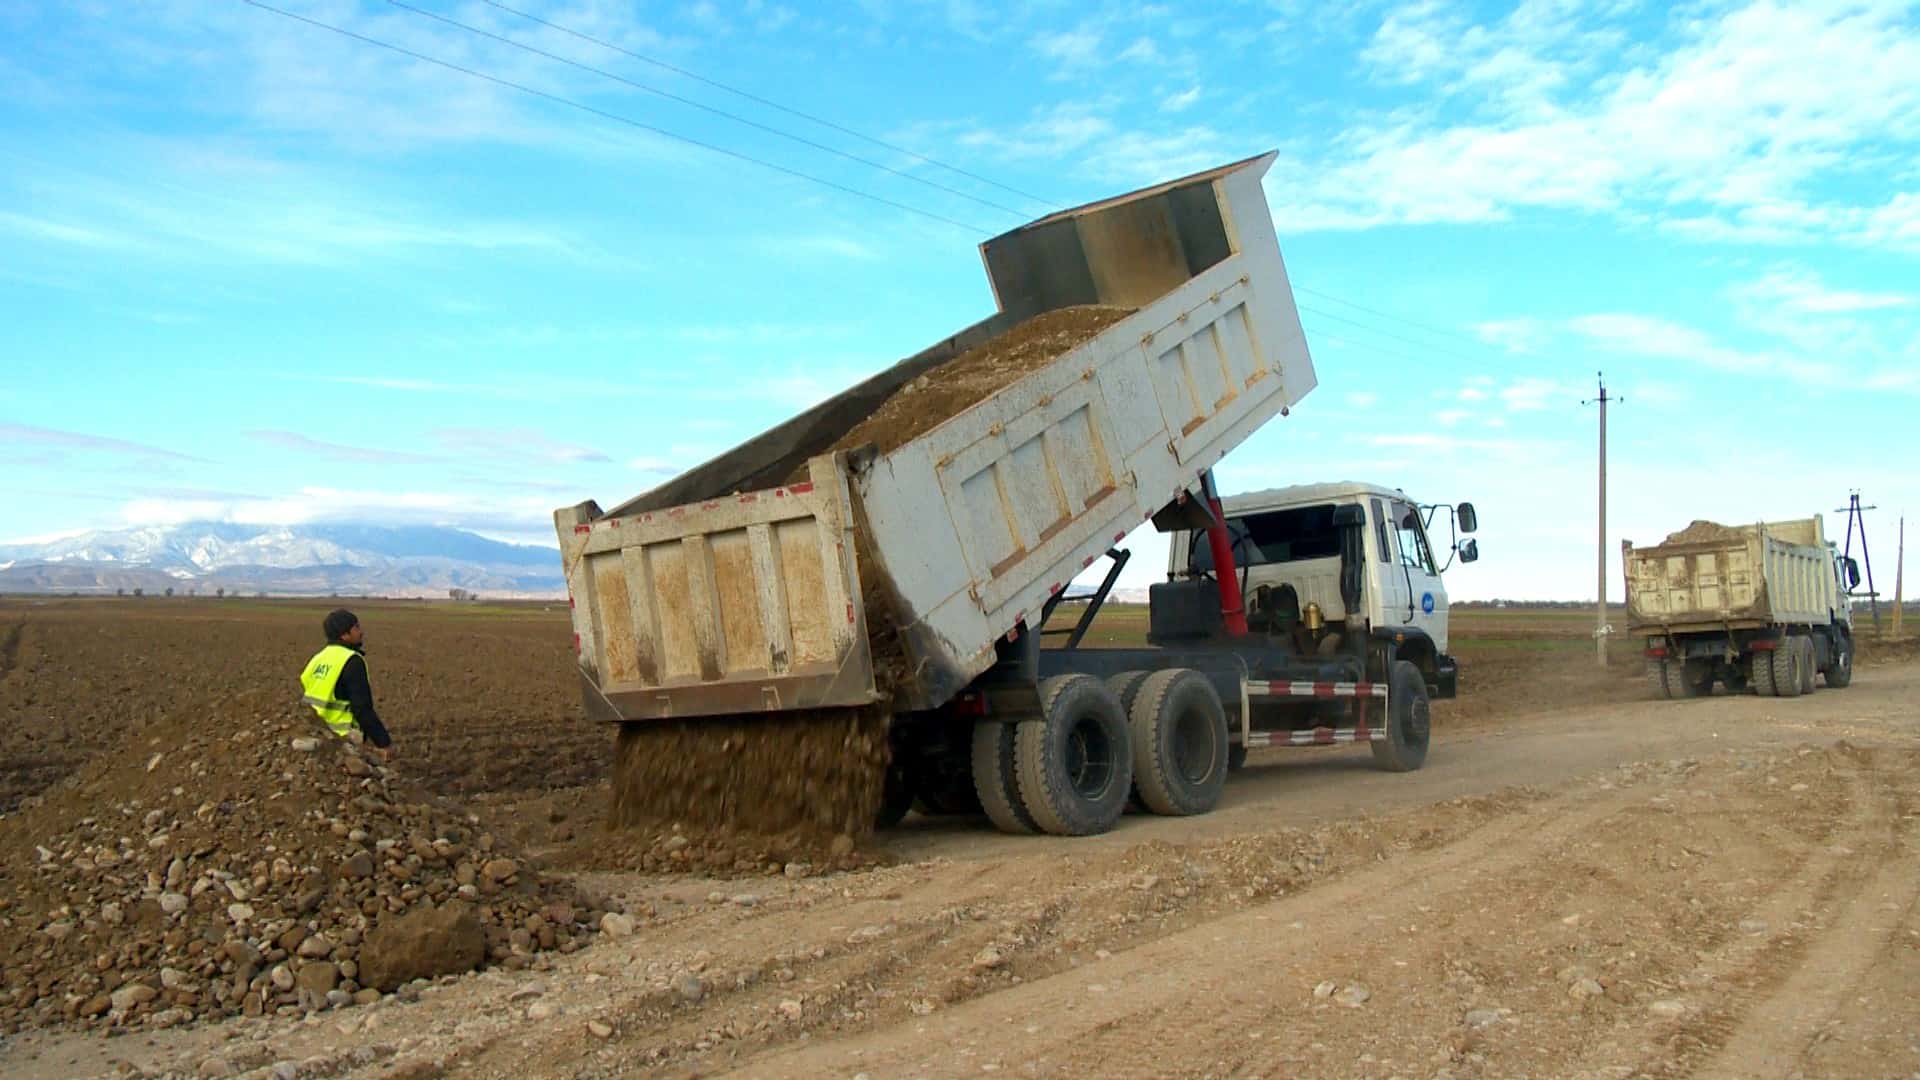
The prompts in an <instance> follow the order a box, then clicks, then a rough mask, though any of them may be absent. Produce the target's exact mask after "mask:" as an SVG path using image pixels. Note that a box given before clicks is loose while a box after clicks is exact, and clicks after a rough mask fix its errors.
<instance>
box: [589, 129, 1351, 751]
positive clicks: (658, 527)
mask: <svg viewBox="0 0 1920 1080" xmlns="http://www.w3.org/2000/svg"><path fill="white" fill-rule="evenodd" d="M1272 160H1273V155H1271V154H1269V155H1265V156H1263V157H1259V158H1252V159H1248V160H1246V161H1241V162H1236V163H1234V164H1232V165H1228V166H1224V167H1222V168H1219V169H1214V170H1211V171H1209V172H1205V173H1199V174H1196V175H1194V176H1190V177H1185V178H1183V179H1181V180H1176V181H1172V182H1170V183H1168V184H1163V185H1160V186H1159V187H1155V188H1149V189H1146V190H1144V191H1138V192H1134V193H1132V194H1130V195H1125V196H1121V197H1119V198H1116V199H1110V200H1107V201H1105V202H1101V203H1095V204H1092V205H1089V206H1084V207H1080V208H1078V209H1075V210H1070V211H1063V212H1062V213H1060V214H1055V215H1052V216H1049V217H1046V218H1042V219H1040V220H1038V221H1035V222H1033V223H1031V224H1029V225H1026V226H1022V227H1021V228H1019V229H1015V230H1013V231H1011V232H1009V233H1006V234H1003V235H1001V236H998V237H995V238H994V239H992V240H989V241H987V242H986V243H985V244H984V245H982V248H981V256H982V259H983V261H984V262H985V264H986V269H987V276H988V278H989V280H990V281H991V282H992V285H993V289H994V297H995V301H996V305H997V307H998V309H999V310H998V311H997V312H995V313H994V314H993V315H991V316H989V317H988V318H986V319H984V320H982V321H981V322H979V323H976V324H975V325H973V326H971V327H968V328H967V329H965V330H962V331H960V332H959V333H957V334H955V335H953V336H951V337H949V338H947V339H945V340H943V341H940V342H938V343H937V344H935V345H933V346H931V347H930V348H928V349H926V350H925V351H923V352H921V353H919V354H918V355H915V356H912V357H909V358H907V359H905V360H902V361H901V362H899V363H897V364H895V365H893V366H892V367H890V368H888V369H886V370H884V371H882V372H879V373H878V374H876V375H874V376H873V377H872V378H869V379H868V380H866V381H865V382H863V383H861V384H859V385H858V386H855V387H853V388H851V389H849V390H847V391H845V392H844V393H841V394H838V395H836V396H834V397H833V398H831V399H829V400H827V401H824V402H822V403H820V404H819V405H817V406H815V407H814V408H812V409H809V410H808V411H807V412H805V413H802V414H801V415H799V416H796V417H794V418H793V419H791V420H789V421H787V422H786V423H783V424H780V425H778V426H776V427H773V428H770V429H768V430H767V431H765V432H762V433H761V434H760V435H757V436H755V437H754V438H753V439H751V440H749V441H747V442H745V443H743V444H741V445H740V446H737V447H735V448H734V449H732V450H730V451H728V452H726V453H724V454H722V455H720V456H719V457H717V458H714V459H713V460H712V461H709V462H707V463H705V464H703V465H701V466H699V467H698V468H695V469H692V470H690V471H689V472H687V473H685V474H683V475H681V476H679V477H676V478H674V479H673V480H670V481H668V482H667V483H665V484H662V485H661V486H660V487H658V488H655V489H654V490H652V491H649V492H646V493H645V494H643V495H641V496H639V497H637V498H634V499H631V500H629V501H627V502H625V503H623V504H621V505H619V506H616V507H614V508H613V509H611V510H607V511H602V510H601V509H600V508H599V507H598V506H597V505H596V504H593V503H583V504H581V505H579V506H575V507H571V508H568V509H565V510H561V511H559V512H558V513H556V514H555V515H554V518H555V524H556V526H557V529H558V532H559V538H560V547H561V559H562V562H563V564H564V566H565V569H566V574H567V585H568V589H569V591H570V593H571V594H572V598H573V602H574V619H573V622H574V631H575V633H576V634H577V635H578V639H579V651H580V668H581V673H582V676H583V678H584V680H585V684H586V685H585V697H586V700H587V705H588V709H589V712H590V713H592V714H593V715H594V716H596V717H598V718H600V719H607V720H620V719H625V720H644V719H652V718H659V717H669V716H703V715H716V714H723V713H739V712H756V711H780V710H791V709H805V708H814V707H827V706H856V705H863V704H868V703H872V702H875V701H878V700H879V699H880V697H881V694H882V692H883V690H882V689H879V688H877V686H876V680H875V677H874V676H875V671H874V669H875V667H876V665H877V664H884V665H885V672H884V676H885V677H883V678H882V679H880V680H879V682H878V687H880V688H884V692H885V693H886V694H887V695H888V696H889V699H890V701H889V703H890V705H891V706H892V707H893V708H894V709H896V710H901V709H906V710H918V709H929V708H933V707H936V706H939V705H941V704H943V703H945V702H946V701H948V700H949V699H951V697H952V696H953V695H954V694H955V693H957V692H958V691H959V690H961V689H962V688H963V687H965V686H966V685H968V683H969V682H970V681H971V680H972V679H974V678H975V677H977V676H978V675H980V674H981V673H982V672H984V671H985V670H987V668H989V667H990V666H992V664H993V663H994V659H995V642H996V641H998V640H1000V639H1002V638H1004V637H1005V636H1006V635H1007V634H1008V633H1009V632H1010V631H1012V630H1014V629H1015V628H1016V627H1017V626H1018V625H1019V624H1020V623H1021V622H1022V621H1024V620H1029V619H1031V618H1034V617H1037V616H1038V614H1039V612H1040V610H1041V608H1042V606H1043V605H1044V604H1045V603H1046V602H1047V599H1048V598H1049V597H1050V596H1052V595H1054V594H1056V593H1058V592H1060V591H1061V590H1063V589H1064V588H1065V587H1066V586H1067V584H1068V583H1069V582H1071V581H1072V580H1073V578H1074V575H1076V574H1078V573H1079V572H1080V571H1081V570H1082V569H1084V568H1085V567H1087V566H1088V565H1090V564H1091V563H1092V562H1093V561H1094V560H1096V559H1097V558H1098V557H1099V556H1100V554H1101V553H1102V552H1104V551H1105V550H1107V548H1108V547H1110V546H1111V545H1112V544H1113V543H1115V542H1116V541H1117V540H1119V539H1120V538H1122V537H1124V536H1125V535H1126V534H1127V533H1128V532H1130V531H1131V530H1133V529H1134V528H1135V527H1137V526H1139V525H1140V524H1141V523H1142V522H1144V521H1146V520H1147V519H1148V518H1149V517H1151V516H1153V515H1154V514H1155V512H1156V511H1158V510H1160V509H1161V508H1162V507H1164V506H1166V505H1167V504H1168V503H1169V501H1171V500H1173V499H1175V498H1176V497H1177V496H1179V495H1180V494H1181V493H1182V492H1183V491H1187V490H1189V489H1191V488H1193V487H1194V486H1195V484H1196V483H1197V481H1198V478H1199V476H1200V474H1201V473H1202V472H1203V471H1204V470H1206V469H1208V468H1210V467H1211V466H1212V465H1213V464H1214V463H1215V462H1217V461H1218V460H1219V459H1220V458H1221V456H1222V455H1224V454H1225V453H1227V452H1228V451H1229V450H1231V449H1232V448H1233V447H1235V446H1238V445H1239V444H1240V443H1241V442H1243V441H1244V440H1245V439H1246V438H1247V437H1248V436H1249V435H1251V434H1252V433H1253V432H1254V431H1256V430H1258V429H1259V428H1260V427H1261V426H1262V425H1264V424H1266V423H1267V422H1268V421H1270V420H1272V419H1274V418H1275V417H1278V416H1281V415H1284V414H1285V413H1286V412H1287V410H1288V409H1289V408H1290V407H1291V406H1292V405H1293V404H1294V403H1296V402H1297V401H1299V400H1300V398H1301V397H1303V396H1305V394H1306V393H1307V392H1308V391H1309V390H1311V389H1312V388H1313V385H1314V372H1313V365H1312V361H1311V358H1310V357H1309V356H1308V354H1307V347H1306V339H1305V336H1304V335H1303V334H1302V333H1301V329H1300V321H1299V315H1298V312H1297V311H1296V309H1295V307H1294V302H1293V291H1292V288H1291V286H1290V285H1289V284H1288V281H1287V274H1286V267H1285V265H1284V264H1283V262H1282V261H1281V257H1280V248H1279V244H1278V242H1277V240H1276V239H1275V236H1274V232H1273V222H1272V217H1271V215H1270V213H1269V211H1268V209H1267V201H1266V195H1265V192H1264V190H1263V189H1262V186H1261V178H1262V176H1263V175H1264V174H1265V172H1266V170H1267V167H1268V166H1269V165H1270V164H1271V162H1272ZM1086 304H1105V305H1112V306H1120V307H1126V308H1130V309H1132V310H1133V314H1131V315H1128V316H1127V317H1125V318H1123V319H1121V320H1120V321H1118V322H1115V323H1113V324H1112V325H1110V326H1108V327H1107V328H1106V329H1104V330H1102V331H1101V332H1100V333H1099V334H1097V335H1096V336H1094V337H1092V338H1090V339H1087V340H1085V341H1083V342H1081V343H1080V344H1078V345H1076V346H1074V347H1073V348H1071V349H1069V350H1068V351H1066V352H1065V353H1063V354H1062V355H1060V356H1058V357H1056V358H1052V359H1051V360H1049V361H1048V362H1047V363H1044V364H1041V365H1039V366H1038V367H1037V368H1035V369H1033V370H1032V371H1030V372H1028V373H1025V374H1022V375H1020V376H1019V377H1018V378H1017V379H1015V381H1013V382H1011V383H1010V384H1008V385H1006V386H1005V387H1003V388H1002V389H1000V390H998V391H997V392H995V393H993V394H990V395H988V396H987V397H985V398H984V399H983V400H981V401H979V402H977V403H975V404H973V405H971V406H968V407H966V408H963V409H961V410H959V411H958V412H956V413H955V414H954V415H953V416H950V417H946V418H944V419H942V420H941V422H940V423H938V424H937V426H934V427H933V428H931V429H930V430H927V431H925V432H924V433H922V434H921V435H920V436H919V437H917V438H914V439H911V440H909V441H907V442H905V443H904V444H902V445H900V446H897V447H893V448H891V449H889V450H887V451H886V452H884V453H875V452H873V451H872V450H871V449H863V448H855V449H853V450H852V451H850V452H835V451H834V450H833V448H834V447H835V446H836V445H837V444H838V442H839V441H840V440H841V439H842V437H843V436H845V435H846V433H847V432H849V431H850V430H852V429H853V428H854V427H855V425H857V424H858V423H859V422H860V421H861V420H862V419H864V418H866V417H867V416H869V415H872V413H873V412H874V410H875V409H876V408H877V407H878V406H879V404H880V403H881V402H883V401H885V400H886V399H887V397H888V396H889V395H890V394H892V393H893V392H894V391H896V390H898V389H899V388H900V387H901V386H903V385H905V384H906V383H908V382H910V381H911V380H913V379H914V378H916V377H918V376H919V375H921V374H923V373H925V372H927V371H929V370H931V369H932V368H934V367H935V366H937V365H938V364H940V363H942V362H944V361H946V360H949V359H952V358H953V357H955V356H957V355H959V354H960V353H963V352H965V351H966V350H967V349H969V348H971V347H973V346H975V345H978V344H980V343H982V342H985V341H987V340H989V339H991V338H993V337H995V336H997V335H999V334H1000V333H1002V332H1004V331H1006V330H1007V329H1009V328H1011V327H1013V326H1015V325H1017V324H1018V323H1020V322H1022V321H1024V320H1026V319H1029V318H1032V317H1034V316H1035V315H1038V314H1041V313H1044V312H1048V311H1054V310H1058V309H1061V308H1067V307H1074V306H1079V305H1086ZM797 475H806V476H808V477H809V482H808V483H805V484H791V481H792V478H793V477H795V476H797ZM790 484H791V486H783V485H790ZM856 538H857V539H858V541H859V543H858V544H857V545H856V543H855V539H856ZM857 560H864V565H863V564H862V563H861V562H860V561H857ZM866 589H871V590H872V591H873V592H874V594H875V595H872V596H864V595H863V590H866ZM870 617H871V618H872V619H873V620H874V622H875V624H876V625H875V626H874V628H873V629H874V632H875V634H877V635H878V634H884V637H883V639H882V640H881V641H880V648H879V649H878V650H877V651H876V648H875V646H874V645H873V644H872V643H871V642H870V641H869V635H868V629H869V628H868V626H867V620H868V619H869V618H870ZM882 620H884V622H885V623H886V624H887V627H886V628H883V627H882V626H880V625H879V624H880V623H881V622H882ZM887 628H891V629H892V630H897V635H896V634H893V633H886V632H885V630H886V629H887ZM876 657H878V658H877V659H876Z"/></svg>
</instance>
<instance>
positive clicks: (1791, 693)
mask: <svg viewBox="0 0 1920 1080" xmlns="http://www.w3.org/2000/svg"><path fill="white" fill-rule="evenodd" d="M1767 662H1768V663H1769V664H1770V665H1771V666H1772V667H1773V696H1774V697H1799V696H1800V639H1799V638H1796V637H1783V638H1781V639H1780V640H1779V641H1776V642H1774V646H1773V655H1772V657H1770V658H1769V659H1768V661H1767Z"/></svg>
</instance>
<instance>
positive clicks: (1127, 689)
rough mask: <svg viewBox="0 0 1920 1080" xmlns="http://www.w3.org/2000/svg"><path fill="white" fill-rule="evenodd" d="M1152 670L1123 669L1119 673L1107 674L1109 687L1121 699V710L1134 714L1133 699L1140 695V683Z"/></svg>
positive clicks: (1144, 680) (1145, 679)
mask: <svg viewBox="0 0 1920 1080" xmlns="http://www.w3.org/2000/svg"><path fill="white" fill-rule="evenodd" d="M1151 674H1153V672H1151V671H1123V672H1121V673H1120V674H1118V675H1109V676H1107V689H1109V690H1111V691H1113V696H1114V697H1116V698H1118V699H1119V700H1120V711H1121V712H1124V713H1126V714H1127V715H1129V716H1131V715H1133V699H1134V698H1137V697H1139V696H1140V684H1141V683H1144V682H1146V681H1147V676H1149V675H1151Z"/></svg>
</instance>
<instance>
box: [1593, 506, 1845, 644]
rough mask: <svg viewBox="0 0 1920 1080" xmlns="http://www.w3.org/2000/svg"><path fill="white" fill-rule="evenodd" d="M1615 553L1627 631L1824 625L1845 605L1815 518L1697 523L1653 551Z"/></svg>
mask: <svg viewBox="0 0 1920 1080" xmlns="http://www.w3.org/2000/svg"><path fill="white" fill-rule="evenodd" d="M1621 550H1622V554H1623V560H1622V561H1623V563H1624V565H1625V568H1626V578H1627V615H1628V621H1629V629H1630V631H1631V632H1633V633H1640V632H1642V631H1646V630H1656V629H1658V630H1667V631H1679V632H1684V631H1688V630H1721V629H1743V628H1744V629H1751V628H1755V627H1760V626H1824V625H1826V624H1828V623H1830V622H1832V621H1833V619H1834V616H1835V613H1836V612H1840V611H1842V610H1844V606H1845V605H1846V603H1847V598H1846V596H1845V595H1844V594H1843V593H1842V592H1841V591H1840V587H1839V582H1838V579H1837V578H1836V576H1835V574H1834V557H1833V552H1832V549H1831V547H1830V546H1829V545H1828V544H1827V542H1826V536H1825V533H1824V531H1823V528H1822V524H1821V519H1820V518H1819V516H1818V515H1816V516H1814V517H1810V518H1801V519H1798V520H1793V521H1775V522H1762V523H1759V524H1754V525H1737V526H1726V525H1719V524H1715V523H1714V522H1710V521H1696V522H1694V523H1693V524H1691V525H1689V526H1687V527H1686V528H1685V529H1682V530H1681V531H1679V532H1677V533H1674V534H1672V535H1671V536H1668V537H1667V538H1666V540H1665V541H1664V542H1662V543H1660V544H1658V545H1655V546H1652V547H1635V546H1634V545H1633V543H1632V542H1631V541H1628V542H1625V543H1623V544H1622V545H1621Z"/></svg>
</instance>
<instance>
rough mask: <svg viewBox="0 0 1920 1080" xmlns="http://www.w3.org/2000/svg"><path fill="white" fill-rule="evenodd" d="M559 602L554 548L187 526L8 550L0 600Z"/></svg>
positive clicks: (445, 537)
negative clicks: (7, 596)
mask: <svg viewBox="0 0 1920 1080" xmlns="http://www.w3.org/2000/svg"><path fill="white" fill-rule="evenodd" d="M169 587H173V588H189V589H194V590H195V591H209V592H210V591H213V590H215V589H219V588H225V589H227V590H229V591H240V590H244V591H248V592H270V593H280V594H286V593H293V594H322V595H324V594H328V593H336V592H338V593H375V594H385V595H435V594H444V593H445V592H446V590H448V589H452V588H462V589H468V590H472V591H486V592H494V593H513V594H530V595H558V594H560V593H563V592H565V590H566V585H565V583H564V582H563V581H562V579H561V576H560V555H559V552H557V551H555V550H553V549H551V548H541V547H534V546H530V545H522V544H504V543H501V542H499V541H496V540H488V539H487V538H485V537H482V536H476V535H475V534H473V533H470V532H464V531H462V530H460V529H451V528H442V527H437V526H401V527H392V526H378V525H291V526H288V525H232V524H226V523H220V522H190V523H187V524H182V525H166V526H146V527H141V528H131V529H115V530H106V531H98V532H89V533H83V534H81V535H78V536H71V537H66V538H63V539H59V540H52V541H48V542H46V543H38V544H14V545H0V590H4V591H9V592H68V591H80V592H106V591H115V590H120V589H125V590H128V591H131V590H132V589H135V588H145V589H155V588H159V589H165V588H169Z"/></svg>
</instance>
